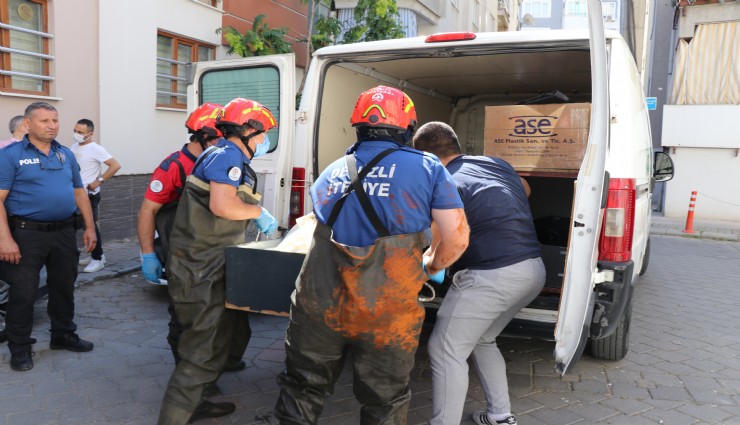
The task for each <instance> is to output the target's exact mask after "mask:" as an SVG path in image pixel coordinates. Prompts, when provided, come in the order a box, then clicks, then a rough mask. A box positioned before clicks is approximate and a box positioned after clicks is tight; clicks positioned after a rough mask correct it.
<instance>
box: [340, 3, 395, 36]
mask: <svg viewBox="0 0 740 425" xmlns="http://www.w3.org/2000/svg"><path fill="white" fill-rule="evenodd" d="M398 17H399V15H398V4H397V3H396V0H359V1H358V2H357V6H355V10H354V18H355V25H354V26H352V27H350V28H349V29H348V30H347V32H346V33H345V34H344V39H343V40H342V43H343V44H346V43H355V42H358V41H375V40H389V39H393V38H403V37H404V32H403V27H401V24H399V23H398Z"/></svg>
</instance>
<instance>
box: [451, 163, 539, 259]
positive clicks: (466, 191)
mask: <svg viewBox="0 0 740 425" xmlns="http://www.w3.org/2000/svg"><path fill="white" fill-rule="evenodd" d="M447 170H448V171H449V172H450V174H451V175H452V178H453V180H455V183H456V184H457V187H458V190H459V191H460V195H461V196H462V200H463V204H465V215H466V216H467V219H468V224H469V225H470V243H469V244H468V249H467V250H465V253H464V254H463V255H462V257H460V259H459V260H458V261H457V262H456V263H455V264H454V265H453V266H452V267H451V269H452V271H453V272H456V271H458V270H462V269H475V270H486V269H497V268H501V267H506V266H510V265H512V264H516V263H518V262H521V261H524V260H528V259H531V258H537V257H540V256H541V255H542V250H541V246H540V243H539V241H538V240H537V233H536V232H535V229H534V224H533V223H532V213H531V211H530V209H529V201H528V200H527V195H526V193H525V191H524V186H523V185H522V182H521V180H520V179H519V175H518V174H517V173H516V171H515V170H514V168H513V167H512V166H511V165H509V163H507V162H506V161H504V160H502V159H500V158H492V157H487V156H467V155H462V156H459V157H457V158H455V159H453V160H452V161H450V162H449V163H448V164H447Z"/></svg>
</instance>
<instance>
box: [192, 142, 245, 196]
mask: <svg viewBox="0 0 740 425" xmlns="http://www.w3.org/2000/svg"><path fill="white" fill-rule="evenodd" d="M204 155H205V158H203V156H204ZM198 160H199V161H201V163H200V164H198V165H197V166H196V167H195V169H193V175H194V176H195V177H198V178H199V179H201V180H203V181H204V182H207V183H210V182H212V181H214V182H216V183H224V184H229V185H231V186H234V187H239V185H240V184H242V183H246V184H253V183H254V182H253V181H252V179H251V176H249V175H245V172H244V170H245V169H247V167H246V166H245V164H246V165H249V163H250V161H249V158H247V156H246V155H244V152H242V150H241V149H239V147H238V146H237V145H235V144H234V143H233V142H230V141H228V140H226V139H219V141H218V143H217V144H216V146H213V147H211V148H208V149H206V151H205V152H203V153H202V154H201V156H200V157H198Z"/></svg>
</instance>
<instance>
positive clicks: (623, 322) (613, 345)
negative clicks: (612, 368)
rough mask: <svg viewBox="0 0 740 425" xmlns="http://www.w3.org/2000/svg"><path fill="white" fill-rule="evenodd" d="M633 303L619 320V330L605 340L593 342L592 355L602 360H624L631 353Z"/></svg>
mask: <svg viewBox="0 0 740 425" xmlns="http://www.w3.org/2000/svg"><path fill="white" fill-rule="evenodd" d="M631 321H632V302H631V301H630V303H629V305H628V306H627V309H626V310H625V312H624V315H622V318H621V319H620V320H619V324H618V325H617V329H616V330H615V331H614V332H613V333H612V334H611V335H609V336H607V337H605V338H599V339H592V340H591V355H592V356H593V357H595V358H597V359H602V360H622V359H623V358H624V356H626V355H627V352H628V351H629V342H630V322H631Z"/></svg>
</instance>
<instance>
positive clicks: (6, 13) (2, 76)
mask: <svg viewBox="0 0 740 425" xmlns="http://www.w3.org/2000/svg"><path fill="white" fill-rule="evenodd" d="M47 13H48V9H47V4H46V0H0V89H1V90H5V91H12V92H19V93H32V94H42V95H48V94H49V88H50V87H49V86H50V82H51V81H53V80H54V77H51V76H50V75H49V68H50V66H49V62H50V61H52V60H54V57H53V56H51V55H49V39H51V38H53V35H51V34H48V33H47V32H46V31H47V29H46V28H47V22H48V16H47Z"/></svg>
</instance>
